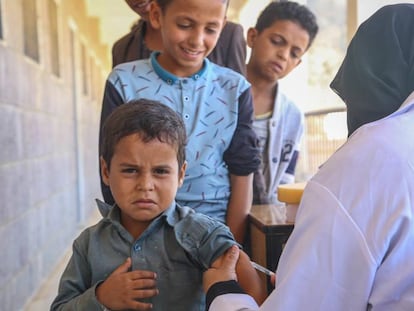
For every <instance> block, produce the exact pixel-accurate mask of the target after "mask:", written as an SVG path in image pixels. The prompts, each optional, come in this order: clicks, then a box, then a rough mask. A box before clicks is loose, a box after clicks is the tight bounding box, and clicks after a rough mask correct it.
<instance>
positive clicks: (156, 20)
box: [148, 1, 162, 29]
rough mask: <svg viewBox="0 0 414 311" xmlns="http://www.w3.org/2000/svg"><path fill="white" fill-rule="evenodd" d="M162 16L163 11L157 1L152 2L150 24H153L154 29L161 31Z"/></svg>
mask: <svg viewBox="0 0 414 311" xmlns="http://www.w3.org/2000/svg"><path fill="white" fill-rule="evenodd" d="M161 16H162V11H161V8H160V6H159V5H158V3H157V1H152V2H151V5H150V11H149V16H148V17H149V22H150V23H151V26H152V28H155V29H160V27H161Z"/></svg>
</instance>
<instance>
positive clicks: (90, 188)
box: [0, 0, 110, 310]
mask: <svg viewBox="0 0 414 311" xmlns="http://www.w3.org/2000/svg"><path fill="white" fill-rule="evenodd" d="M33 1H36V5H37V9H38V12H37V18H38V23H37V24H38V26H39V27H38V33H39V41H40V43H41V44H40V61H39V62H36V61H34V60H32V59H30V58H28V57H27V56H25V55H24V51H23V40H24V36H23V26H22V24H23V21H22V10H24V6H23V3H24V1H15V0H0V5H1V12H2V16H1V19H0V22H1V23H2V29H3V39H0V197H1V203H0V205H1V206H0V249H1V265H0V304H1V307H0V309H1V310H22V309H23V307H24V306H25V303H26V302H27V301H28V300H29V299H30V298H31V297H32V295H33V294H34V293H35V292H36V291H37V289H38V288H39V287H40V285H41V284H42V282H43V281H44V280H45V278H46V277H47V276H48V274H49V273H50V272H51V271H52V270H53V268H54V267H55V265H56V264H57V263H58V262H59V260H60V259H61V258H62V256H63V255H64V253H63V252H64V251H65V250H67V249H68V247H70V245H71V244H72V241H73V239H74V238H75V237H76V235H77V234H78V232H79V230H80V228H82V226H83V225H84V224H85V222H86V221H87V219H88V217H89V215H91V214H92V212H93V211H94V209H95V208H96V206H95V203H94V199H95V198H96V197H100V188H99V174H98V147H97V142H98V126H99V114H100V104H101V98H102V92H103V84H104V81H105V78H106V75H107V73H108V72H109V68H110V66H109V56H108V55H109V52H108V48H107V47H106V46H102V45H101V44H100V42H99V34H98V33H97V32H98V30H97V28H96V25H95V26H94V27H91V28H89V27H88V20H89V17H88V16H87V12H86V11H85V6H84V4H83V0H60V1H56V4H57V8H58V28H59V29H58V33H59V47H60V51H59V55H60V71H61V75H60V77H56V76H55V75H53V74H52V73H51V68H50V61H49V60H48V57H49V55H50V51H49V50H48V49H49V46H50V45H49V39H48V34H49V29H48V28H47V27H48V21H47V17H48V15H47V14H48V12H47V8H48V5H47V2H48V1H50V0H33ZM51 1H54V0H51ZM74 10H75V11H74ZM93 23H94V24H96V21H93ZM71 29H72V30H71ZM71 31H73V33H74V38H75V40H74V41H73V42H74V44H73V45H71V40H70V32H71ZM81 40H83V41H84V42H85V43H84V44H85V46H86V48H87V55H88V57H89V59H90V60H92V61H88V62H87V63H88V64H89V67H88V68H86V70H89V71H90V70H94V72H95V73H96V72H98V73H99V75H96V74H94V75H93V76H94V77H95V79H97V81H88V83H89V85H90V88H91V87H95V88H98V89H95V90H94V92H95V93H94V94H99V96H92V92H91V91H90V92H89V94H83V93H82V88H81V87H80V86H81V85H82V84H81V81H80V79H81V78H82V74H81V73H82V72H81V71H82V70H85V68H81V61H80V59H79V57H80V52H79V49H80V42H81ZM72 50H73V51H74V59H75V60H74V64H75V65H72V52H71V51H72ZM91 64H92V65H91ZM92 66H96V68H91V67H92ZM73 68H74V71H73V70H72V69H73ZM91 76H92V75H91V74H88V77H89V78H90V77H91ZM73 77H74V78H73ZM29 309H30V308H29Z"/></svg>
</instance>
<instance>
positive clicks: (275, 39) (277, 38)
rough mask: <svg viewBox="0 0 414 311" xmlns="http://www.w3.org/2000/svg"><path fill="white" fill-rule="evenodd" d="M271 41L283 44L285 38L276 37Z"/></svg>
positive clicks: (275, 43)
mask: <svg viewBox="0 0 414 311" xmlns="http://www.w3.org/2000/svg"><path fill="white" fill-rule="evenodd" d="M270 42H271V43H272V44H274V45H281V44H283V43H284V40H282V38H279V37H276V38H271V39H270Z"/></svg>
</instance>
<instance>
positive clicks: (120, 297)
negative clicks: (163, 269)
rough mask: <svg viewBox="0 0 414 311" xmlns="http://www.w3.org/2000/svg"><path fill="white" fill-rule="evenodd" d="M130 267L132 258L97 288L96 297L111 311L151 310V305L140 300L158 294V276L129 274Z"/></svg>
mask: <svg viewBox="0 0 414 311" xmlns="http://www.w3.org/2000/svg"><path fill="white" fill-rule="evenodd" d="M130 267H131V258H127V260H126V261H125V262H124V263H123V264H122V265H120V266H119V267H118V268H117V269H115V271H114V272H112V273H111V275H110V276H109V277H108V278H107V279H106V280H105V281H104V282H103V283H101V284H100V285H99V286H98V287H97V288H96V297H97V299H98V301H99V302H100V303H101V304H102V305H104V306H105V307H107V308H108V309H110V310H124V309H132V310H151V308H152V305H151V304H150V303H145V302H140V301H138V300H139V299H142V298H149V297H153V296H155V295H157V294H158V289H157V288H156V277H157V275H156V274H155V273H154V272H151V271H141V270H135V271H130V272H128V270H129V268H130Z"/></svg>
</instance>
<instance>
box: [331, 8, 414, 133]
mask: <svg viewBox="0 0 414 311" xmlns="http://www.w3.org/2000/svg"><path fill="white" fill-rule="evenodd" d="M330 86H331V88H332V89H333V90H334V91H335V92H336V93H338V95H339V96H340V97H341V98H342V100H343V101H344V102H345V104H346V106H347V122H348V136H349V135H351V134H352V133H353V132H354V131H355V130H356V129H357V128H358V127H360V126H361V125H363V124H365V123H369V122H372V121H375V120H379V119H381V118H383V117H385V116H387V115H389V114H391V113H393V112H394V111H396V110H398V108H399V107H400V106H401V104H402V103H403V102H404V100H405V99H406V98H407V97H408V95H410V93H411V92H412V91H413V90H414V4H396V5H388V6H384V7H382V8H381V9H379V10H378V11H377V12H375V13H374V14H373V15H372V16H371V17H370V18H368V19H367V20H366V21H365V22H364V23H362V24H361V26H360V27H359V28H358V30H357V32H356V34H355V36H354V37H353V39H352V40H351V43H350V44H349V46H348V49H347V52H346V56H345V59H344V60H343V62H342V65H341V67H340V68H339V70H338V72H337V74H336V76H335V78H334V79H333V81H332V82H331V85H330Z"/></svg>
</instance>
